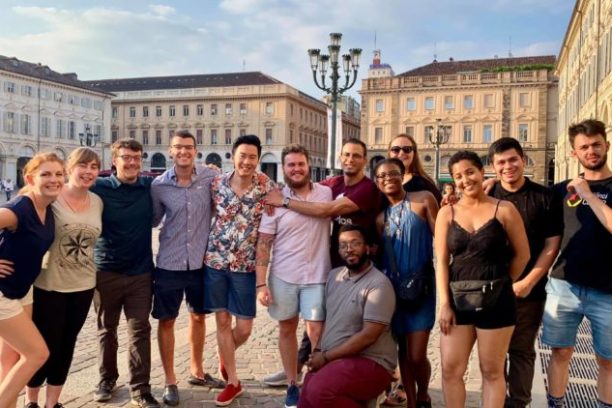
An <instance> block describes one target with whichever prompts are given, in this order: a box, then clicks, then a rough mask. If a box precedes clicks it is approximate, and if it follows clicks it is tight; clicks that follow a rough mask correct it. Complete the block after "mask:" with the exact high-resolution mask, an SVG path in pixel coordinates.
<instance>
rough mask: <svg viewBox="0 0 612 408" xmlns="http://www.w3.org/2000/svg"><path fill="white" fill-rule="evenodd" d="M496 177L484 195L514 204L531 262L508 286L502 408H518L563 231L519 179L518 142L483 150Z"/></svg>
mask: <svg viewBox="0 0 612 408" xmlns="http://www.w3.org/2000/svg"><path fill="white" fill-rule="evenodd" d="M489 160H490V161H491V163H492V164H493V169H494V170H495V174H496V175H497V180H498V181H499V182H498V183H495V185H494V186H493V188H492V190H491V191H490V192H489V195H491V196H493V197H495V198H498V199H500V200H507V201H510V202H511V203H513V204H514V206H515V207H516V209H517V210H518V211H519V213H520V214H521V218H522V219H523V222H524V223H525V231H526V232H527V238H528V240H529V250H530V253H531V258H530V260H529V262H528V263H527V266H526V267H525V270H524V271H523V273H522V274H521V276H520V278H519V279H518V280H517V281H516V282H514V284H513V285H512V287H513V289H514V294H515V295H516V300H517V306H516V326H515V328H514V332H513V333H512V338H511V340H510V348H509V350H508V362H509V364H508V372H507V375H506V379H507V382H508V396H507V397H506V404H505V406H506V408H524V407H526V406H528V405H529V403H530V402H531V387H532V383H533V374H534V364H535V358H536V352H535V339H536V336H537V335H538V331H539V329H540V323H541V322H542V315H543V313H544V302H545V300H546V290H545V287H546V282H547V281H548V279H547V278H546V276H547V274H548V270H549V269H550V267H551V266H552V264H553V262H554V261H555V258H556V257H557V253H558V252H559V244H560V242H561V233H562V229H563V226H562V225H561V224H560V222H559V221H558V214H556V212H555V211H554V206H553V195H552V190H551V189H548V188H546V187H544V186H541V185H539V184H537V183H534V182H533V181H531V180H529V179H528V178H527V177H525V175H524V172H525V155H524V153H523V149H522V147H521V145H520V143H519V142H518V140H516V139H513V138H511V137H502V138H500V139H498V140H496V141H495V142H494V143H493V144H492V145H491V146H490V147H489Z"/></svg>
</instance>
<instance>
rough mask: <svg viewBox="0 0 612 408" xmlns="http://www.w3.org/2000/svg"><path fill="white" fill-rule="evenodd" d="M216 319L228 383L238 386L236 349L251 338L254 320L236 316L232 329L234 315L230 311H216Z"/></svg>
mask: <svg viewBox="0 0 612 408" xmlns="http://www.w3.org/2000/svg"><path fill="white" fill-rule="evenodd" d="M215 319H216V321H217V344H218V345H219V354H220V358H221V360H222V361H223V364H224V365H225V369H226V370H227V376H228V383H231V384H233V385H235V386H237V385H238V382H239V381H238V375H237V374H236V349H237V348H238V347H239V346H241V345H242V344H244V342H246V341H247V339H248V338H249V336H250V334H251V330H252V328H253V320H252V319H240V318H236V327H235V328H234V329H233V330H232V316H231V315H230V314H229V313H228V312H225V311H222V312H215Z"/></svg>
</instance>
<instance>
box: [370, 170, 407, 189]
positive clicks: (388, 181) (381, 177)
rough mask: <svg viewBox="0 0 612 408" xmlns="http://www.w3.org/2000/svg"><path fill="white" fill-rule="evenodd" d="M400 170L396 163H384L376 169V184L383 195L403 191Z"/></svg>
mask: <svg viewBox="0 0 612 408" xmlns="http://www.w3.org/2000/svg"><path fill="white" fill-rule="evenodd" d="M402 176H403V175H402V171H401V169H400V168H399V166H398V165H395V164H392V163H385V164H381V165H380V166H378V168H377V169H376V175H375V177H376V185H377V186H378V189H379V190H380V191H381V192H382V193H383V194H385V195H395V194H398V193H403V191H404V188H403V187H402Z"/></svg>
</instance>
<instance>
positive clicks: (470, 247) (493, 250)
mask: <svg viewBox="0 0 612 408" xmlns="http://www.w3.org/2000/svg"><path fill="white" fill-rule="evenodd" d="M498 208H499V201H498V202H497V206H496V207H495V214H493V218H491V219H490V220H489V221H487V222H486V223H484V224H483V225H482V226H481V227H480V228H478V229H477V230H476V231H474V232H469V231H467V230H466V229H465V228H463V227H462V226H461V225H459V223H457V222H456V221H455V210H454V208H453V206H452V205H451V211H452V222H451V225H450V229H449V231H448V237H447V241H446V242H447V245H448V249H449V251H450V253H451V255H452V260H451V264H450V280H451V281H459V280H493V279H499V278H502V277H504V276H507V275H508V267H509V265H510V260H511V258H512V250H511V248H510V245H509V242H508V236H507V235H506V230H504V227H503V226H502V224H501V223H500V222H499V220H498V219H497V209H498Z"/></svg>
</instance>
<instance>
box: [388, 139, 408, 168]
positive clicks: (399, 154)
mask: <svg viewBox="0 0 612 408" xmlns="http://www.w3.org/2000/svg"><path fill="white" fill-rule="evenodd" d="M395 147H399V148H400V150H399V151H398V149H394V148H395ZM406 147H409V148H412V151H410V152H408V153H405V152H404V151H403V150H401V149H402V148H404V150H406V149H405V148H406ZM393 150H395V151H393ZM388 154H389V158H396V159H400V160H401V161H402V163H404V167H405V168H406V171H408V169H410V166H411V165H412V160H414V145H413V144H412V142H411V141H410V139H408V138H407V137H396V138H395V139H393V141H392V142H391V147H390V148H389V153H388Z"/></svg>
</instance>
